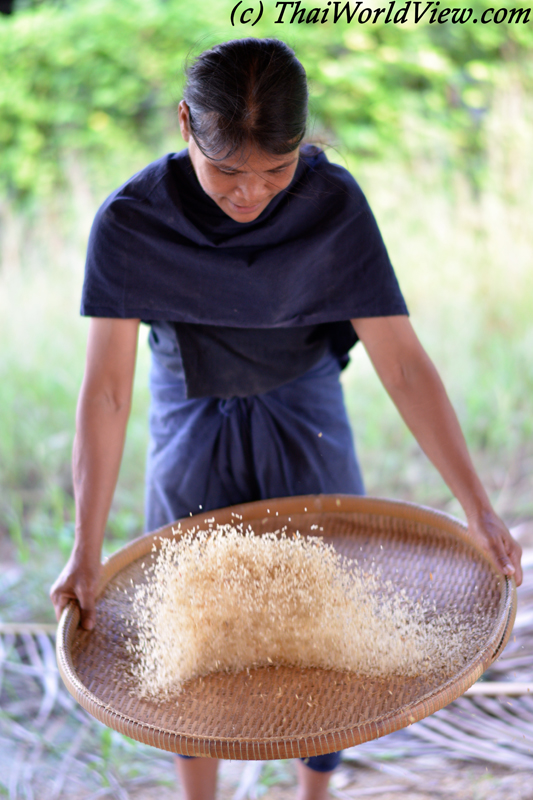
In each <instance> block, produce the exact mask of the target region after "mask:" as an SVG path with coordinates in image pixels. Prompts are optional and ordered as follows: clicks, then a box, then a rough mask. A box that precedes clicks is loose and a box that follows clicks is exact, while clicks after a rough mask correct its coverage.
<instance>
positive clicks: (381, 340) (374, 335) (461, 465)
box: [352, 316, 522, 585]
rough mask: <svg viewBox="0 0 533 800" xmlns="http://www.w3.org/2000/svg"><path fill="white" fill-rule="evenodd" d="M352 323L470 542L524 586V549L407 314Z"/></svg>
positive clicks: (355, 320)
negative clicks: (493, 497)
mask: <svg viewBox="0 0 533 800" xmlns="http://www.w3.org/2000/svg"><path fill="white" fill-rule="evenodd" d="M352 324H353V326H354V328H355V331H356V333H357V335H358V336H359V338H360V339H361V341H362V342H363V344H364V346H365V348H366V350H367V352H368V355H369V356H370V359H371V361H372V363H373V365H374V367H375V369H376V372H377V373H378V375H379V377H380V379H381V381H382V383H383V385H384V387H385V389H386V390H387V391H388V393H389V395H390V396H391V398H392V400H393V402H394V403H395V405H396V408H397V409H398V411H399V412H400V414H401V415H402V417H403V419H404V420H405V422H406V424H407V426H408V427H409V429H410V430H411V432H412V433H413V434H414V436H415V438H416V440H417V441H418V444H419V445H420V447H421V448H422V450H424V452H425V453H426V455H427V456H428V458H429V459H430V460H431V461H432V462H433V464H434V465H435V466H436V467H437V469H438V470H439V472H440V474H441V475H442V477H443V478H444V480H445V481H446V483H447V484H448V486H449V487H450V489H451V491H452V492H453V494H454V495H455V496H456V497H457V499H458V500H459V502H460V503H461V505H462V507H463V510H464V512H465V514H466V518H467V520H468V528H469V531H470V534H471V535H472V538H473V539H474V540H475V541H476V542H477V543H478V544H479V545H480V547H481V548H482V549H483V550H484V551H485V552H486V553H487V555H488V556H489V557H490V558H491V559H492V561H493V562H494V564H495V565H496V566H497V567H498V569H500V570H501V571H502V572H503V573H504V574H505V575H509V576H511V575H513V576H514V578H515V580H516V583H517V585H520V583H521V582H522V570H521V567H520V556H521V553H522V548H521V547H520V545H519V544H518V542H515V540H514V539H513V537H512V536H511V534H510V533H509V531H508V530H507V528H506V527H505V525H504V524H503V522H502V521H501V519H500V518H499V517H498V515H497V514H496V513H495V512H494V510H493V509H492V506H491V503H490V500H489V498H488V495H487V493H486V491H485V489H484V488H483V486H482V484H481V481H480V479H479V477H478V475H477V473H476V470H475V468H474V465H473V464H472V460H471V458H470V454H469V452H468V448H467V446H466V442H465V439H464V436H463V434H462V431H461V428H460V426H459V422H458V420H457V417H456V415H455V412H454V410H453V408H452V405H451V403H450V401H449V399H448V396H447V394H446V390H445V389H444V386H443V384H442V381H441V379H440V377H439V375H438V373H437V370H436V369H435V366H434V365H433V363H432V362H431V360H430V359H429V357H428V355H427V353H426V352H425V350H424V348H423V347H422V345H421V344H420V342H419V340H418V337H417V336H416V334H415V332H414V330H413V327H412V325H411V323H410V321H409V318H408V317H406V316H396V317H370V318H367V319H354V320H352Z"/></svg>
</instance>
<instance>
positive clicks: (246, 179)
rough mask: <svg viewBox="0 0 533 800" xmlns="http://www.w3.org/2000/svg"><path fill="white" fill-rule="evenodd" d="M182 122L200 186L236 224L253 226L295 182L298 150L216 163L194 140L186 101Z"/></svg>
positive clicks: (258, 152)
mask: <svg viewBox="0 0 533 800" xmlns="http://www.w3.org/2000/svg"><path fill="white" fill-rule="evenodd" d="M179 121H180V128H181V135H182V136H183V138H184V139H185V141H186V142H188V143H189V157H190V159H191V162H192V165H193V167H194V171H195V173H196V177H197V178H198V181H199V183H200V186H201V187H202V189H203V190H204V192H205V193H206V194H207V195H209V197H210V198H211V199H212V200H214V202H215V203H216V204H217V206H219V207H220V208H221V209H222V211H224V212H225V213H226V214H227V215H228V216H229V217H231V218H232V219H234V220H236V222H252V220H254V219H256V218H257V217H258V216H259V214H260V213H261V212H262V211H263V210H264V209H265V208H266V207H267V205H268V204H269V203H270V201H271V200H272V199H273V198H274V197H275V196H276V195H277V194H279V192H281V191H283V189H286V188H287V186H288V185H289V184H290V182H291V181H292V179H293V177H294V173H295V171H296V167H297V164H298V153H299V151H298V148H297V149H296V150H293V151H292V152H291V153H288V154H287V155H284V156H273V155H270V154H269V153H265V152H263V151H262V150H256V149H254V150H252V151H251V153H250V155H249V157H248V158H247V159H246V160H245V161H243V160H242V158H240V157H239V156H233V157H231V158H228V159H222V161H212V160H211V159H209V158H207V156H205V155H204V154H203V153H202V151H201V150H200V149H199V147H198V145H197V144H196V142H195V141H194V139H193V137H192V136H191V132H190V128H189V109H188V107H187V104H186V103H184V102H183V101H182V102H181V103H180V105H179Z"/></svg>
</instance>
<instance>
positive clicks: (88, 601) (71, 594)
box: [50, 564, 97, 630]
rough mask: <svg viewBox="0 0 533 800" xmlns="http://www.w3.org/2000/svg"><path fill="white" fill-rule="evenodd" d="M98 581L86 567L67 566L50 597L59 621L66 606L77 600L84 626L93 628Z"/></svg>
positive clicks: (51, 590)
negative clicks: (76, 568)
mask: <svg viewBox="0 0 533 800" xmlns="http://www.w3.org/2000/svg"><path fill="white" fill-rule="evenodd" d="M96 583H97V579H96V577H94V576H93V575H92V574H88V572H87V570H86V569H81V570H73V571H71V570H70V569H69V565H68V564H67V566H66V567H65V569H64V570H63V572H62V573H61V575H60V576H59V578H58V579H57V580H56V582H55V583H54V585H53V586H52V588H51V589H50V599H51V600H52V603H53V605H54V610H55V614H56V618H57V620H58V621H59V618H60V617H61V614H62V613H63V610H64V609H65V608H66V606H67V605H68V604H69V603H70V602H72V601H73V600H74V601H76V602H77V603H78V605H79V607H80V622H81V626H82V628H85V629H86V630H92V629H93V628H94V625H95V622H96Z"/></svg>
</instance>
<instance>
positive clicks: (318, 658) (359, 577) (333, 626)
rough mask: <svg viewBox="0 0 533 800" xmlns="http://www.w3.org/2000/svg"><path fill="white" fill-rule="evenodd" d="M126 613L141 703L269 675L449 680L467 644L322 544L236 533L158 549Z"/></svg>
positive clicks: (459, 633) (462, 628) (210, 533)
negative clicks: (219, 681)
mask: <svg viewBox="0 0 533 800" xmlns="http://www.w3.org/2000/svg"><path fill="white" fill-rule="evenodd" d="M176 533H179V532H176ZM133 613H134V618H135V625H134V627H136V628H137V631H138V638H135V639H133V638H132V639H131V640H130V642H129V649H130V651H131V652H132V653H133V654H134V655H135V659H134V660H135V665H134V667H133V670H134V677H135V681H136V684H137V690H138V691H139V692H140V693H141V694H144V695H160V694H161V693H168V692H169V691H175V690H177V689H179V688H180V686H181V685H182V684H183V682H185V681H187V680H189V679H191V678H195V677H199V676H203V675H206V674H208V673H211V672H216V671H223V670H226V671H239V670H242V669H245V668H249V667H252V666H264V665H269V664H285V665H292V666H299V667H322V668H325V669H337V670H348V671H351V672H357V673H360V674H365V675H368V676H374V677H377V676H387V675H391V674H400V675H405V676H412V675H417V674H422V673H427V672H428V671H435V670H438V671H439V672H445V673H449V674H451V673H452V672H453V671H454V669H457V667H458V666H460V665H462V664H463V663H464V660H465V657H466V656H467V653H466V652H465V645H466V644H467V642H468V640H469V638H470V635H471V631H470V630H469V628H468V626H466V625H464V624H463V625H461V624H458V620H457V616H456V615H453V616H452V615H447V614H442V613H441V612H439V614H438V615H436V614H435V609H433V608H431V607H430V606H429V604H424V603H423V602H422V603H421V602H415V601H413V600H411V599H409V598H408V597H407V595H406V594H405V592H400V591H398V590H397V589H396V590H394V589H393V587H392V585H391V584H390V583H388V582H383V581H380V579H379V576H378V575H376V574H369V573H367V572H364V571H363V570H362V569H361V568H360V566H359V565H358V564H357V562H352V561H348V560H347V559H345V558H344V557H343V556H341V555H340V554H339V553H337V552H336V550H335V549H334V548H333V547H332V546H331V545H328V544H325V543H324V542H323V541H322V540H321V539H320V538H317V537H303V536H301V535H299V534H294V535H292V536H288V535H287V534H286V533H284V532H281V533H280V532H277V533H271V534H266V535H262V536H256V535H255V534H254V533H253V531H252V530H251V529H248V530H246V531H243V530H242V525H240V526H239V525H237V526H235V527H234V526H231V525H224V526H218V525H217V526H216V527H213V528H212V529H211V530H207V531H204V530H193V531H190V532H188V533H185V534H184V535H180V536H179V538H174V539H162V541H161V548H160V551H159V555H158V557H157V559H156V560H155V561H154V563H153V565H152V566H151V567H150V568H149V569H148V570H147V582H146V583H145V584H143V585H141V586H139V587H137V588H136V589H135V593H134V598H133ZM443 637H444V641H445V642H446V645H445V646H444V647H443ZM467 649H468V648H467Z"/></svg>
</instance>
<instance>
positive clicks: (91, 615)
mask: <svg viewBox="0 0 533 800" xmlns="http://www.w3.org/2000/svg"><path fill="white" fill-rule="evenodd" d="M138 330H139V320H138V319H106V318H103V317H101V318H95V319H92V320H91V324H90V327H89V338H88V343H87V361H86V365H85V374H84V378H83V384H82V387H81V391H80V396H79V399H78V408H77V413H76V436H75V438H74V448H73V454H72V476H73V484H74V499H75V502H76V533H75V539H74V548H73V550H72V553H71V555H70V558H69V560H68V562H67V563H66V565H65V567H64V568H63V570H62V572H61V574H60V576H59V577H58V579H57V580H56V581H55V583H54V585H53V586H52V588H51V590H50V597H51V599H52V603H53V604H54V609H55V612H56V617H57V618H58V620H59V617H60V616H61V612H62V611H63V609H64V608H65V606H66V605H67V604H68V603H69V602H71V601H72V600H75V601H77V602H78V604H79V606H80V610H81V625H82V627H83V628H86V629H87V630H91V628H93V627H94V624H95V620H96V615H95V598H96V590H97V587H98V579H99V577H100V555H101V551H102V542H103V538H104V531H105V528H106V524H107V517H108V514H109V508H110V506H111V501H112V499H113V493H114V491H115V486H116V482H117V477H118V472H119V468H120V460H121V458H122V450H123V447H124V437H125V433H126V425H127V422H128V416H129V411H130V405H131V394H132V387H133V376H134V372H135V355H136V351H137V334H138Z"/></svg>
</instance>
